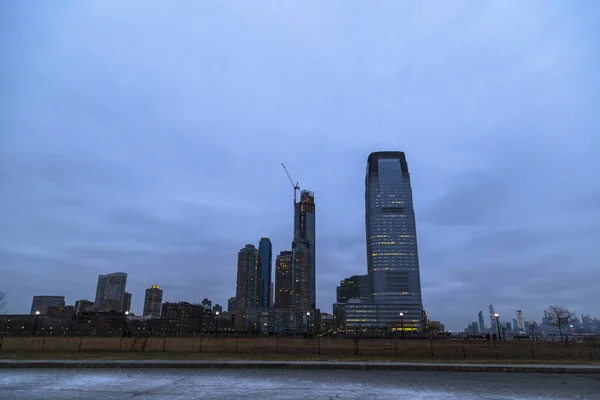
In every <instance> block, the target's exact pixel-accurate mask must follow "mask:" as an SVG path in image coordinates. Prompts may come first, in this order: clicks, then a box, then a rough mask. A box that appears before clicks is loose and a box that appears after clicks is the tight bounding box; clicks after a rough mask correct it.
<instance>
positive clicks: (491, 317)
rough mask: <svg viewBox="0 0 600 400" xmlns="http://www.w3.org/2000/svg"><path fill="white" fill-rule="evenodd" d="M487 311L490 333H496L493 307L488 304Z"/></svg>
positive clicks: (496, 326) (496, 327)
mask: <svg viewBox="0 0 600 400" xmlns="http://www.w3.org/2000/svg"><path fill="white" fill-rule="evenodd" d="M489 311H490V326H491V333H493V334H494V333H498V325H497V324H496V310H494V306H493V305H491V304H490V307H489Z"/></svg>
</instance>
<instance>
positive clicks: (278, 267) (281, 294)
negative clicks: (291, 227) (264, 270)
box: [275, 251, 293, 308]
mask: <svg viewBox="0 0 600 400" xmlns="http://www.w3.org/2000/svg"><path fill="white" fill-rule="evenodd" d="M292 264H293V263H292V252H291V251H282V252H281V253H280V254H279V255H278V256H277V259H276V261H275V307H277V308H286V307H289V306H291V305H292V279H293V274H292V266H293V265H292Z"/></svg>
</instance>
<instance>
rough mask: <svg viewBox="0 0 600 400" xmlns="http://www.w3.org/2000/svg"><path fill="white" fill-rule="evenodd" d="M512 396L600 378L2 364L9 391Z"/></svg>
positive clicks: (552, 392) (569, 390) (585, 391)
mask: <svg viewBox="0 0 600 400" xmlns="http://www.w3.org/2000/svg"><path fill="white" fill-rule="evenodd" d="M242 396H245V397H248V398H277V399H289V400H291V399H305V398H310V399H330V398H336V399H362V398H370V399H397V398H403V397H404V398H411V399H505V400H509V399H511V400H513V399H514V400H517V399H519V400H530V399H531V400H534V399H536V400H538V399H564V398H579V399H593V398H598V397H599V396H600V378H599V377H598V376H596V375H578V374H520V373H462V372H408V371H406V372H405V371H401V372H400V371H398V372H395V371H335V370H266V369H219V370H212V369H211V370H188V369H152V370H135V369H127V370H116V369H112V370H105V369H94V370H72V369H32V370H21V369H19V370H10V369H9V370H3V371H2V373H1V374H0V397H1V398H2V399H5V400H9V399H28V400H36V399H82V398H84V399H90V400H99V399H114V400H125V399H132V398H135V399H136V400H146V399H166V400H191V399H238V398H240V397H242Z"/></svg>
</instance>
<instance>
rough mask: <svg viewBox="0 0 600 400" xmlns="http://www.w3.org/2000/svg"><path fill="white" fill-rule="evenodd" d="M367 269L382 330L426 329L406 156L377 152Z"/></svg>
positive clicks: (370, 178) (368, 198)
mask: <svg viewBox="0 0 600 400" xmlns="http://www.w3.org/2000/svg"><path fill="white" fill-rule="evenodd" d="M365 208H366V213H365V219H366V239H367V265H368V275H369V283H370V287H371V301H372V302H373V303H374V304H375V305H378V306H379V307H378V315H377V320H378V321H377V325H378V328H387V327H391V326H396V325H399V318H400V317H399V313H400V312H402V313H403V314H404V316H403V326H404V329H406V330H417V329H420V327H421V326H422V321H423V301H422V297H421V278H420V271H419V258H418V251H417V232H416V221H415V213H414V209H413V198H412V188H411V184H410V174H409V172H408V164H407V162H406V157H405V154H404V153H403V152H375V153H371V154H370V155H369V158H368V160H367V173H366V179H365Z"/></svg>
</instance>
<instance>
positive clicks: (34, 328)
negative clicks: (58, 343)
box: [32, 310, 40, 336]
mask: <svg viewBox="0 0 600 400" xmlns="http://www.w3.org/2000/svg"><path fill="white" fill-rule="evenodd" d="M39 317H40V312H39V310H38V311H36V312H35V321H34V322H33V334H32V336H35V333H36V331H37V324H38V318H39Z"/></svg>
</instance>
